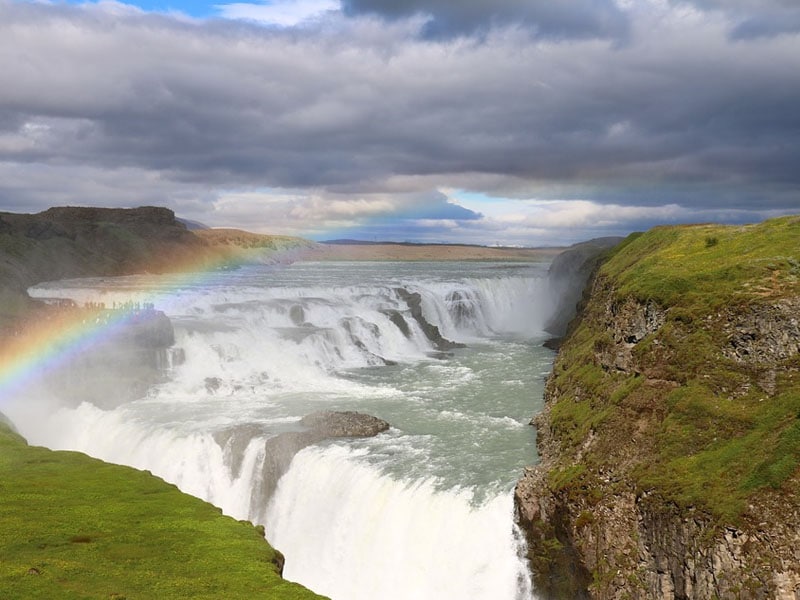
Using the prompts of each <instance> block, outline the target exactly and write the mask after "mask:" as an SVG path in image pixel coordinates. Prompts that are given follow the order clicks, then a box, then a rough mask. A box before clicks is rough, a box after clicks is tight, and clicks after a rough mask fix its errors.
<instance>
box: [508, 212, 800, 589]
mask: <svg viewBox="0 0 800 600" xmlns="http://www.w3.org/2000/svg"><path fill="white" fill-rule="evenodd" d="M798 248H800V219H798V218H784V219H777V220H773V221H768V222H766V223H764V224H761V225H757V226H748V227H716V226H694V227H672V228H657V229H656V230H653V231H651V232H648V233H647V234H644V235H637V236H632V237H631V238H629V239H628V240H626V241H625V242H624V243H623V244H621V245H620V246H619V247H618V249H617V250H616V251H615V252H614V253H613V255H612V256H611V257H610V258H609V259H608V260H607V261H606V262H605V263H604V264H603V265H602V266H601V267H600V268H599V269H598V270H597V271H596V272H595V274H594V276H593V277H592V280H591V283H590V285H589V287H588V288H587V293H586V294H585V296H584V302H583V304H582V307H581V309H580V313H579V315H578V317H577V319H576V320H575V321H573V323H571V325H570V327H569V333H568V334H567V337H566V338H565V340H564V342H563V344H562V345H561V347H560V350H559V353H558V356H557V358H556V360H555V364H554V368H553V372H552V374H551V375H550V377H549V379H548V382H547V386H546V392H545V394H546V407H545V410H544V411H543V412H542V413H541V414H539V415H537V416H536V417H535V419H534V424H535V425H536V427H537V435H538V438H537V443H538V450H539V454H540V457H541V460H540V462H539V464H537V465H536V466H534V467H530V468H528V469H526V472H525V474H524V476H523V477H522V479H521V480H520V481H519V483H518V485H517V488H516V492H515V502H516V509H517V517H518V521H519V523H520V525H521V526H522V528H523V530H524V531H525V532H526V535H527V537H528V541H529V558H530V561H531V567H532V570H533V573H534V579H535V581H536V584H537V590H538V592H539V594H540V595H542V596H543V597H546V598H597V599H622V598H641V599H652V598H658V599H693V598H697V599H712V598H721V599H728V598H730V599H733V598H781V599H787V600H788V599H791V600H797V599H798V598H800V550H799V549H800V469H798V464H800V285H799V284H798V277H800V262H798Z"/></svg>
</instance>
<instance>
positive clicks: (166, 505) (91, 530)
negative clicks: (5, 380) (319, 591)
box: [0, 422, 321, 600]
mask: <svg viewBox="0 0 800 600" xmlns="http://www.w3.org/2000/svg"><path fill="white" fill-rule="evenodd" d="M0 499H1V500H0V507H1V508H2V510H0V590H2V594H0V595H2V597H3V598H4V599H8V600H12V599H16V598H19V599H25V600H30V599H36V598H41V599H48V600H50V599H52V598H64V599H69V598H117V599H119V600H121V599H123V598H129V599H133V598H159V599H169V598H195V599H199V598H209V599H212V598H213V599H215V600H216V599H219V598H231V599H235V598H242V599H245V598H248V599H249V598H264V599H269V598H275V599H280V600H293V599H296V600H303V599H312V598H321V596H317V595H315V594H313V593H311V592H309V591H308V590H306V589H305V588H303V587H301V586H299V585H296V584H293V583H289V582H287V581H285V580H283V579H281V577H280V575H279V568H278V566H277V565H278V564H280V562H281V560H282V559H281V557H280V555H279V554H278V553H277V552H276V551H275V550H273V549H272V548H271V547H270V546H269V545H268V544H267V542H266V541H265V540H264V537H263V530H262V529H260V528H256V527H253V526H252V525H251V524H250V523H246V522H239V521H236V520H234V519H231V518H229V517H225V516H223V515H222V514H221V513H220V512H219V510H218V509H216V508H215V507H213V506H211V505H210V504H207V503H205V502H202V501H200V500H198V499H196V498H193V497H191V496H187V495H185V494H183V493H181V492H180V491H178V489H177V488H176V487H175V486H172V485H169V484H167V483H165V482H164V481H162V480H161V479H158V478H157V477H154V476H152V475H150V474H149V473H145V472H141V471H137V470H135V469H130V468H127V467H122V466H117V465H109V464H106V463H103V462H101V461H99V460H95V459H92V458H89V457H88V456H85V455H83V454H79V453H75V452H53V451H50V450H47V449H44V448H38V447H30V446H28V445H27V444H26V443H25V441H24V440H23V439H22V438H21V437H19V436H18V435H16V434H15V433H13V432H12V431H11V430H10V429H9V428H8V427H7V426H6V425H5V424H3V423H2V422H0Z"/></svg>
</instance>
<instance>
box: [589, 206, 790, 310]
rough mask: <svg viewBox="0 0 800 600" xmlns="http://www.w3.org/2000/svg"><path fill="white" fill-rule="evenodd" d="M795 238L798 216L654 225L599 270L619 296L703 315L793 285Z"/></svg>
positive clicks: (772, 293)
mask: <svg viewBox="0 0 800 600" xmlns="http://www.w3.org/2000/svg"><path fill="white" fill-rule="evenodd" d="M709 240H716V241H714V242H713V243H709ZM799 240H800V217H783V218H780V219H772V220H770V221H766V222H764V223H761V224H758V225H748V226H741V227H731V226H723V225H692V226H683V227H657V228H655V229H653V230H651V231H649V232H647V233H646V234H644V235H638V236H636V237H635V238H633V239H631V240H630V241H628V243H626V244H624V245H623V246H622V247H621V248H620V249H619V251H618V252H617V253H616V254H615V255H614V256H613V258H612V260H610V261H608V262H607V263H606V264H605V265H604V267H603V273H604V274H605V275H607V276H609V277H611V278H613V279H615V280H616V281H617V282H618V283H619V287H618V292H619V295H620V296H625V295H633V296H635V297H636V298H638V299H640V300H649V299H652V300H655V301H657V302H658V303H659V304H661V305H662V306H674V305H681V306H683V307H684V309H688V310H689V311H690V312H691V310H692V309H693V310H694V311H697V312H704V311H708V310H713V309H715V308H718V307H720V306H723V305H724V304H725V303H728V302H732V301H733V302H747V301H753V300H759V299H764V298H769V297H773V296H776V295H780V294H782V293H783V291H784V290H786V289H787V288H794V289H796V286H797V283H798V276H800V266H799V265H800V263H799V262H798V261H800V255H799V254H798V252H800V248H799V247H798V243H799Z"/></svg>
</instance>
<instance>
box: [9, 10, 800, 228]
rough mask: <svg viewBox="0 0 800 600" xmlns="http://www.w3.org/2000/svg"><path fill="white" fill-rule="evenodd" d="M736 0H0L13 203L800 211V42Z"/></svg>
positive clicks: (334, 219) (370, 215)
mask: <svg viewBox="0 0 800 600" xmlns="http://www.w3.org/2000/svg"><path fill="white" fill-rule="evenodd" d="M556 4H557V5H558V8H556V7H555V5H556ZM567 4H575V5H576V6H573V7H572V8H571V9H568V8H565V7H566V5H567ZM719 4H720V3H716V4H715V3H713V2H711V1H710V0H709V1H708V2H700V1H699V0H698V1H697V2H696V3H695V4H694V5H688V4H680V5H672V4H670V3H667V2H655V1H654V2H652V3H650V2H645V3H631V6H630V7H628V8H622V7H623V6H624V5H623V4H622V3H620V4H615V3H612V2H602V1H597V2H591V1H589V0H586V1H585V2H584V1H581V2H576V3H550V2H547V3H545V2H513V1H510V0H506V1H503V2H491V3H490V2H478V1H477V0H475V1H472V2H464V3H451V2H444V1H442V2H438V1H433V2H430V1H429V2H424V3H423V2H421V1H420V2H415V1H411V2H408V3H402V4H400V3H395V2H381V1H379V0H348V1H347V2H345V4H344V10H343V11H342V12H335V11H334V12H331V13H330V14H326V15H325V16H324V18H320V19H316V20H314V21H312V22H308V23H305V24H303V25H301V26H296V27H284V28H279V27H265V26H261V25H257V24H252V23H244V22H238V21H231V20H223V19H206V20H198V19H190V18H181V17H174V16H167V15H158V14H150V13H145V12H142V11H140V10H138V9H134V8H131V7H127V6H125V5H121V4H114V3H110V4H101V5H81V6H68V5H49V4H31V3H23V2H12V1H9V0H0V173H2V175H3V176H2V177H1V178H0V208H6V209H9V208H13V209H17V208H18V207H19V206H20V204H25V206H30V208H31V209H40V208H44V207H46V206H48V205H50V204H52V203H73V204H75V203H104V204H107V205H131V204H136V203H139V204H142V203H153V204H167V205H170V206H173V207H177V208H178V209H179V210H180V211H181V212H182V214H183V216H186V217H188V218H195V219H200V220H205V221H211V224H220V225H223V224H224V225H239V226H246V225H248V223H250V224H252V222H253V217H254V215H257V214H261V215H267V214H268V215H269V217H270V219H269V220H267V219H266V218H265V220H264V223H265V225H264V227H265V228H269V225H270V224H272V225H273V226H274V227H283V229H284V232H289V231H290V230H292V231H295V232H302V231H303V222H305V223H306V229H307V230H313V231H322V230H323V229H325V228H326V227H327V228H338V229H341V228H343V227H350V226H355V225H357V224H358V223H359V222H362V221H369V220H370V219H372V220H375V219H379V218H383V217H385V218H400V219H412V220H416V221H419V223H418V224H421V225H420V226H422V225H424V224H425V223H427V224H430V225H433V224H435V223H439V224H441V223H452V222H455V223H457V224H458V226H459V227H461V228H463V231H461V233H463V234H464V235H467V233H469V234H470V235H471V236H472V237H471V238H470V239H471V240H473V238H474V240H473V241H479V239H478V238H479V235H478V232H477V229H476V228H478V229H479V228H481V227H483V228H484V231H485V232H486V236H491V237H489V238H488V239H492V240H493V239H494V238H495V237H496V236H498V235H499V234H498V233H497V230H496V229H495V228H497V227H502V226H504V225H508V222H506V221H503V220H502V219H501V218H500V217H495V216H492V215H491V214H489V213H488V212H486V211H483V210H480V207H479V206H472V207H466V205H465V204H463V203H460V204H459V202H460V201H459V192H460V191H465V190H466V191H469V192H474V193H479V194H483V195H485V196H486V197H499V198H507V199H521V200H531V199H535V200H539V201H556V200H558V201H569V200H576V201H578V200H579V201H581V202H591V203H593V205H594V206H603V205H607V206H621V207H625V206H631V207H639V208H641V209H646V208H647V207H652V208H653V212H652V214H653V216H654V219H655V217H656V215H657V214H659V213H658V212H657V210H655V209H658V210H661V208H659V207H664V206H678V207H689V208H691V209H692V210H693V211H711V212H710V213H708V212H706V213H703V214H704V215H705V216H708V215H711V216H714V215H717V216H718V215H725V214H733V213H736V214H737V215H744V214H746V215H748V216H754V217H760V216H763V215H767V214H773V213H781V212H788V211H791V210H797V209H800V198H799V197H798V190H799V189H800V169H798V168H797V165H798V164H800V111H798V110H797V106H798V105H800V77H798V76H797V73H798V72H800V36H798V35H796V34H792V33H783V34H780V35H777V34H775V35H773V34H771V35H750V36H743V35H742V34H741V28H742V27H744V24H745V23H747V22H748V21H747V19H751V20H752V19H754V18H755V17H756V16H758V15H757V13H756V8H754V7H755V4H754V3H748V2H744V1H742V2H740V3H739V4H740V6H739V8H738V9H737V11H735V14H733V12H731V11H728V10H720V9H719V6H718V5H719ZM577 5H581V6H582V7H584V8H586V10H578V8H576V7H577ZM584 5H585V6H584ZM751 5H752V6H751ZM691 6H693V7H694V8H693V9H692V10H689V9H688V8H689V7H691ZM782 6H783V5H782V3H780V2H773V3H770V5H769V7H768V9H769V10H766V9H765V12H764V13H762V16H764V15H768V14H773V13H774V12H775V11H780V10H784V9H785V10H789V11H791V6H788V8H787V7H782ZM548 7H549V8H548ZM418 14H423V15H426V17H425V18H423V19H421V20H420V19H416V20H415V19H414V18H410V19H408V18H406V17H413V16H414V15H418ZM375 15H378V16H380V17H381V18H375ZM570 15H572V17H570ZM576 15H578V16H576ZM487 25H490V26H487ZM431 27H434V29H431ZM435 28H438V29H435ZM532 30H534V31H536V32H539V34H537V35H531V31H532ZM737 31H738V32H739V33H738V34H737ZM545 34H546V35H545ZM622 35H624V38H625V41H624V43H620V37H621V36H622ZM737 36H738V37H737ZM115 182H116V185H115ZM442 190H445V191H447V190H449V192H448V193H450V194H451V195H450V196H449V197H447V198H445V199H444V200H442V198H441V196H439V194H441V193H442ZM421 197H428V198H437V201H436V202H435V203H433V204H426V203H425V202H420V201H419V198H421ZM231 198H239V199H240V200H241V199H242V198H246V199H247V202H245V203H244V204H243V205H242V206H248V207H250V210H251V211H252V212H249V213H248V216H247V217H244V216H242V214H241V211H240V210H238V209H234V205H233V204H231ZM448 198H449V199H448ZM136 199H140V200H139V201H137V200H136ZM337 202H338V203H339V204H336V203H337ZM342 203H344V204H342ZM325 206H330V207H335V206H339V207H345V206H347V207H349V208H348V209H351V212H350V214H348V215H346V216H345V215H344V214H343V213H337V214H334V213H336V211H335V210H334V211H331V210H327V211H326V210H325V208H324V207H325ZM520 206H522V205H520ZM298 207H300V208H298ZM402 207H406V208H407V210H405V209H403V208H402ZM293 209H294V212H293ZM301 209H302V210H301ZM637 210H638V209H637ZM692 210H689V209H688V208H687V209H685V210H684V209H683V208H682V209H681V210H680V211H678V212H680V213H681V215H682V217H681V218H687V219H690V218H691V213H692ZM376 211H377V212H376ZM426 211H427V212H426ZM301 214H302V215H303V216H302V218H300V217H299V216H298V215H301ZM528 214H529V217H528V220H530V218H531V217H530V215H531V214H539V213H536V211H534V213H528ZM564 214H566V213H564ZM618 214H619V215H620V216H619V217H618V219H617V220H616V221H615V222H616V223H617V224H618V227H617V229H625V227H628V226H632V224H633V223H634V221H633V218H632V217H631V216H630V214H628V215H627V216H626V214H625V213H624V211H618ZM661 214H662V217H663V211H662V213H661ZM670 214H675V211H673V213H670ZM232 215H239V217H237V218H240V219H241V222H238V223H237V222H235V221H236V218H234V217H233V216H232ZM292 215H294V216H292ZM640 216H641V214H640V213H639V212H637V219H638V218H639V217H640ZM738 218H739V217H736V219H735V220H738ZM281 219H283V221H281ZM315 219H316V220H315ZM359 219H361V221H359ZM517 222H518V224H519V225H520V226H522V225H524V224H525V223H526V221H525V219H523V218H522V217H520V218H519V219H518V220H517ZM290 224H291V225H290ZM636 224H637V225H638V224H639V221H636ZM292 228H294V229H292ZM610 229H611V228H609V230H610ZM449 233H451V234H453V235H457V234H458V232H454V231H452V230H451V231H450V232H449ZM522 236H523V233H521V232H520V233H519V237H520V238H521V237H522ZM515 239H518V238H515Z"/></svg>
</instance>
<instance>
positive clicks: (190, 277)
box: [0, 249, 301, 409]
mask: <svg viewBox="0 0 800 600" xmlns="http://www.w3.org/2000/svg"><path fill="white" fill-rule="evenodd" d="M262 258H268V259H269V264H286V263H289V262H292V261H294V260H297V259H298V258H301V256H300V255H299V254H298V251H297V250H296V249H295V250H284V251H272V252H270V253H269V254H268V255H266V254H265V255H262ZM241 263H242V260H241V257H239V258H238V259H235V258H232V254H231V253H230V252H221V253H220V256H217V257H214V258H211V259H210V258H209V256H208V255H207V254H206V255H204V256H202V257H201V258H199V259H197V258H195V259H188V260H184V261H181V262H179V263H175V264H172V265H171V268H169V269H167V270H166V273H165V274H164V277H165V278H167V279H168V281H169V283H170V285H169V286H168V289H166V290H164V291H159V292H152V293H146V292H145V293H139V294H137V296H138V298H139V301H140V304H145V303H146V304H151V305H153V306H154V307H155V308H156V309H161V310H164V309H167V310H168V308H169V305H170V301H171V298H173V297H174V296H175V291H176V290H178V289H184V288H186V287H189V286H193V287H198V288H200V287H201V286H202V284H203V283H205V282H208V281H210V280H211V279H212V278H218V277H224V276H225V271H224V269H225V268H230V267H231V266H235V265H238V264H241ZM33 316H34V317H35V318H36V320H35V321H33V320H32V319H31V318H29V319H26V320H25V321H24V322H22V323H20V327H19V329H18V332H17V333H15V334H12V335H9V336H7V337H5V339H0V344H2V347H0V409H2V407H3V406H4V405H6V404H7V402H9V401H10V400H11V399H12V398H14V397H16V396H18V395H19V394H20V393H22V392H24V391H25V389H27V388H29V387H30V386H32V385H34V384H36V383H37V382H38V381H41V379H42V378H43V377H44V376H45V375H46V374H47V373H49V372H53V371H54V370H57V369H59V368H61V367H64V366H66V365H68V364H69V363H70V362H71V361H72V360H74V359H75V358H76V357H78V356H80V355H81V354H83V353H85V352H87V351H88V350H90V349H91V348H93V347H95V346H97V345H98V344H101V343H103V342H106V341H110V340H113V339H115V338H117V337H119V336H121V335H122V334H124V332H125V331H126V330H127V329H128V328H129V327H130V326H131V324H132V321H133V320H136V319H138V318H140V313H139V311H137V310H107V309H105V308H100V307H94V308H93V307H89V308H86V307H84V308H76V309H53V310H42V311H34V314H33Z"/></svg>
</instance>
